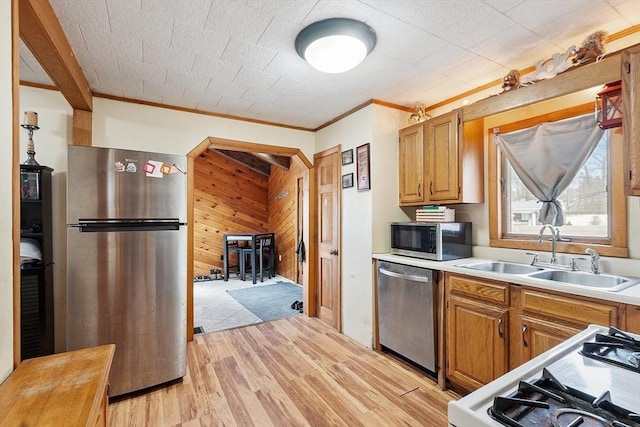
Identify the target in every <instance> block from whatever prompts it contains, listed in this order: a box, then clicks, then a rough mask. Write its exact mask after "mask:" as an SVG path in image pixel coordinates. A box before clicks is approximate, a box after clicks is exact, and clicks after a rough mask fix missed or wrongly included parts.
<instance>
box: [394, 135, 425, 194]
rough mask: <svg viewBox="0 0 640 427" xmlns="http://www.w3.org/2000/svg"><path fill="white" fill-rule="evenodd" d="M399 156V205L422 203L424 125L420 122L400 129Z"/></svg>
mask: <svg viewBox="0 0 640 427" xmlns="http://www.w3.org/2000/svg"><path fill="white" fill-rule="evenodd" d="M399 158H400V164H399V169H398V172H399V175H398V183H399V192H400V205H412V204H422V203H424V201H425V197H424V196H425V191H424V127H423V124H422V123H419V124H416V125H413V126H410V127H408V128H405V129H402V130H401V131H400V146H399Z"/></svg>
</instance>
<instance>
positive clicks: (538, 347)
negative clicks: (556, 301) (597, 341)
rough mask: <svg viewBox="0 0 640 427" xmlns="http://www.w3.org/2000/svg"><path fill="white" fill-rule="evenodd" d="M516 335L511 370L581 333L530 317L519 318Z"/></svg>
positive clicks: (576, 329) (577, 330)
mask: <svg viewBox="0 0 640 427" xmlns="http://www.w3.org/2000/svg"><path fill="white" fill-rule="evenodd" d="M513 330H514V332H515V335H517V336H513V339H512V343H513V345H512V348H513V349H514V350H515V351H512V352H511V357H510V363H509V368H510V369H513V368H515V367H517V366H519V365H520V364H522V363H524V362H526V361H527V360H531V359H533V358H534V357H536V356H538V355H540V354H542V353H544V352H545V351H547V350H549V349H551V348H553V347H555V346H556V345H558V344H560V343H561V342H562V341H564V340H566V339H567V338H569V337H571V336H573V335H575V334H577V333H578V332H580V329H578V328H574V327H571V326H568V325H564V324H559V323H554V322H551V321H548V320H543V319H539V318H535V317H529V316H525V315H522V316H518V324H517V326H516V327H515V328H513Z"/></svg>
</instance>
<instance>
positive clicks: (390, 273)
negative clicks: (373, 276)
mask: <svg viewBox="0 0 640 427" xmlns="http://www.w3.org/2000/svg"><path fill="white" fill-rule="evenodd" d="M378 272H379V273H381V274H384V275H386V276H389V277H396V278H399V279H404V280H411V281H412V282H423V283H429V279H430V278H429V277H421V276H413V275H410V274H403V273H396V272H395V271H389V270H386V269H384V268H378Z"/></svg>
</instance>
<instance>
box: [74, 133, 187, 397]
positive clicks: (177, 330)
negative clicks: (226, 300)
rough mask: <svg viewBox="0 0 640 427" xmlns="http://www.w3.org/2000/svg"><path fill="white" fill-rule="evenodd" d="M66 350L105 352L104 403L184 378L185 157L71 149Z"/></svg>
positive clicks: (86, 148) (84, 148)
mask: <svg viewBox="0 0 640 427" xmlns="http://www.w3.org/2000/svg"><path fill="white" fill-rule="evenodd" d="M68 162H69V163H68V172H67V349H68V350H75V349H80V348H85V347H92V346H97V345H102V344H108V343H113V344H115V345H116V352H115V356H114V360H113V365H112V368H111V376H110V387H109V395H110V396H117V395H122V394H126V393H130V392H133V391H136V390H141V389H144V388H147V387H151V386H155V385H158V384H162V383H165V382H168V381H171V380H174V379H178V378H181V377H183V376H184V375H185V373H186V283H187V232H186V205H187V179H186V178H187V177H186V158H185V157H183V156H172V155H165V154H158V153H146V152H136V151H129V150H116V149H107V148H97V147H81V146H69V150H68Z"/></svg>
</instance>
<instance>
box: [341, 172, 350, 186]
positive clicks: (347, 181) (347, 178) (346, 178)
mask: <svg viewBox="0 0 640 427" xmlns="http://www.w3.org/2000/svg"><path fill="white" fill-rule="evenodd" d="M350 187H353V172H352V173H348V174H346V175H342V188H350Z"/></svg>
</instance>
